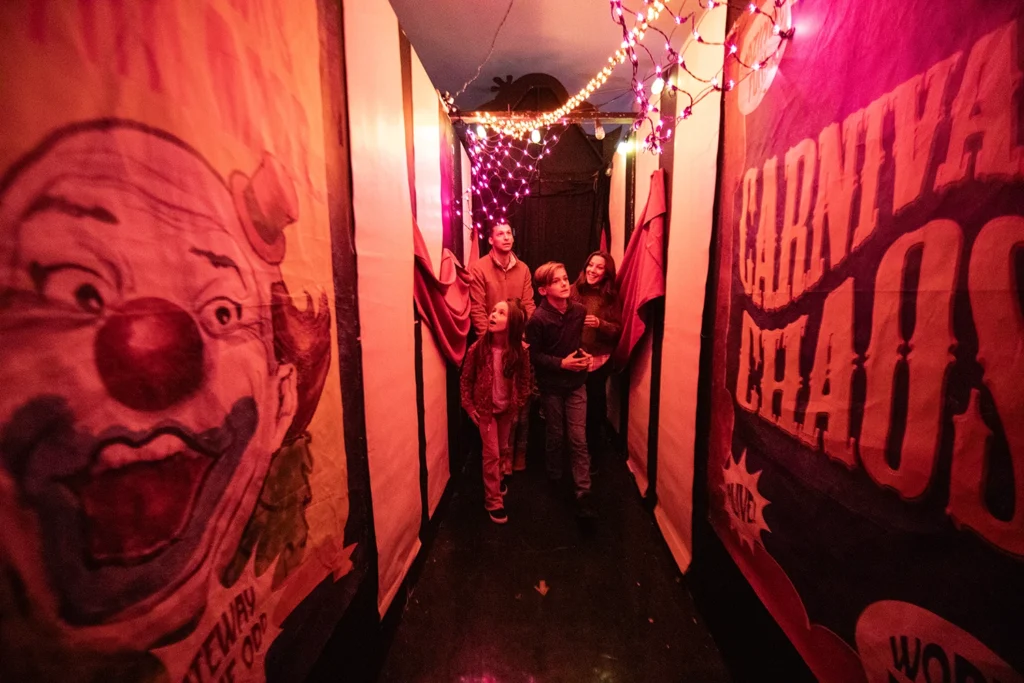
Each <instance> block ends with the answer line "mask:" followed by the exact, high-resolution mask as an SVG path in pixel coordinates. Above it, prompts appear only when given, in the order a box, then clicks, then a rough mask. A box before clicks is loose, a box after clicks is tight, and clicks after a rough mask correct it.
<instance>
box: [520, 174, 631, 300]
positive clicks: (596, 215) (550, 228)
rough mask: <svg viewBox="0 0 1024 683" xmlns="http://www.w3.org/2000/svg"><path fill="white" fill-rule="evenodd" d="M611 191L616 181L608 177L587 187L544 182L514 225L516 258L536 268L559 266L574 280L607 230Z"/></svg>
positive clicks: (600, 177)
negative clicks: (550, 262) (553, 263)
mask: <svg viewBox="0 0 1024 683" xmlns="http://www.w3.org/2000/svg"><path fill="white" fill-rule="evenodd" d="M610 188H611V179H610V178H608V177H607V176H605V175H604V173H603V172H602V173H599V174H598V177H596V178H589V179H587V180H586V181H583V182H580V181H545V180H543V179H542V180H541V182H540V183H538V184H536V185H535V189H534V191H533V192H532V193H531V196H530V198H529V199H527V200H525V201H524V202H523V203H522V204H520V205H519V206H518V207H516V211H515V212H514V213H513V215H512V218H511V220H510V223H511V224H512V227H513V229H514V230H515V232H516V253H517V254H518V255H519V257H520V258H521V259H522V260H523V261H525V262H526V263H527V264H529V266H530V268H532V269H536V268H537V266H539V265H540V264H542V263H545V262H546V261H560V262H561V263H564V264H565V269H566V272H568V274H569V279H570V280H575V279H576V276H577V275H579V273H580V271H582V270H583V267H584V265H585V261H586V259H587V255H589V254H590V253H591V252H592V251H595V250H597V248H598V246H599V244H600V241H601V231H602V230H604V229H606V228H604V224H605V223H607V221H608V194H609V192H610Z"/></svg>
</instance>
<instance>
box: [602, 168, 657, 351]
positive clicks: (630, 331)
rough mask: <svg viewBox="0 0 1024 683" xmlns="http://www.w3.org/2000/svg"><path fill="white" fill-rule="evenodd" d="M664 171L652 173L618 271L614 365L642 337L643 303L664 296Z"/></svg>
mask: <svg viewBox="0 0 1024 683" xmlns="http://www.w3.org/2000/svg"><path fill="white" fill-rule="evenodd" d="M666 214H667V210H666V207H665V171H663V170H662V169H660V168H659V169H658V170H656V171H655V172H654V173H652V174H651V191H650V194H648V196H647V206H646V207H644V212H643V215H642V216H641V217H640V220H639V221H638V222H637V227H636V230H634V231H633V235H632V237H630V238H629V245H628V246H627V247H626V253H625V255H624V256H623V257H622V269H621V270H619V277H618V280H617V282H618V285H619V298H620V303H621V305H622V336H620V337H619V345H618V347H616V349H615V352H614V353H613V354H612V361H613V362H614V363H615V365H616V366H617V367H623V366H625V365H626V363H628V362H629V355H630V354H631V353H632V352H633V347H634V346H636V343H637V342H638V341H639V340H640V337H642V336H643V333H644V329H645V328H646V327H647V323H646V322H645V321H644V310H643V309H644V306H645V305H646V304H647V303H648V302H650V301H652V300H653V299H657V298H658V297H661V296H665V218H666Z"/></svg>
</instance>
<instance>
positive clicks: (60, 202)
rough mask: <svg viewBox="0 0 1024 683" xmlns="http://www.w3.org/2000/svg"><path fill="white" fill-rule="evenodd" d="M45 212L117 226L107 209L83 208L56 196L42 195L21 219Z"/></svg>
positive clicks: (99, 207)
mask: <svg viewBox="0 0 1024 683" xmlns="http://www.w3.org/2000/svg"><path fill="white" fill-rule="evenodd" d="M46 211H57V212H59V213H63V214H67V215H69V216H72V217H74V218H82V217H85V218H92V219H93V220H97V221H99V222H101V223H108V224H110V225H117V224H118V222H119V221H118V220H117V216H115V215H114V214H113V213H112V212H111V211H109V210H108V209H105V208H103V207H102V206H85V205H84V204H76V203H75V202H73V201H71V200H70V199H67V198H65V197H61V196H58V195H52V194H44V195H42V196H41V197H39V198H38V199H36V200H35V201H34V202H32V204H31V206H29V207H28V209H26V210H25V213H23V214H22V216H21V219H22V220H23V221H24V220H27V219H29V218H30V217H32V216H34V215H36V214H37V213H43V212H46Z"/></svg>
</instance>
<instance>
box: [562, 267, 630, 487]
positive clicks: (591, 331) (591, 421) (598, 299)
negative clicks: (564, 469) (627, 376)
mask: <svg viewBox="0 0 1024 683" xmlns="http://www.w3.org/2000/svg"><path fill="white" fill-rule="evenodd" d="M571 296H572V298H573V300H574V301H577V302H579V303H581V304H583V306H584V307H585V308H586V309H587V317H586V320H585V321H584V323H583V342H582V346H583V350H584V351H586V352H587V353H589V354H590V355H591V356H593V360H592V361H591V364H590V374H589V375H588V376H587V447H588V450H589V451H590V462H591V471H592V472H597V470H598V463H599V461H600V459H601V453H602V451H603V449H604V438H603V437H604V423H605V420H607V419H608V417H607V416H608V402H607V396H606V394H605V391H606V388H605V387H606V384H607V382H608V376H609V375H610V374H611V363H609V362H608V361H609V359H610V358H611V354H612V351H614V350H615V345H616V344H617V343H618V341H619V334H620V333H621V332H622V313H621V311H620V310H619V301H618V299H619V297H618V290H617V289H616V286H615V259H613V258H612V255H611V254H609V253H608V252H606V251H595V252H594V253H592V254H591V255H590V256H588V257H587V261H586V265H585V266H584V267H583V272H581V273H580V276H579V277H578V278H576V282H575V283H574V284H573V286H572V295H571Z"/></svg>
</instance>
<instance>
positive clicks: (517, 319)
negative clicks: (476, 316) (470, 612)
mask: <svg viewBox="0 0 1024 683" xmlns="http://www.w3.org/2000/svg"><path fill="white" fill-rule="evenodd" d="M525 328H526V312H525V311H524V310H523V307H522V305H521V304H520V303H519V299H507V300H505V301H499V302H498V303H497V304H495V305H494V308H492V309H491V314H490V316H489V317H488V319H487V331H486V332H485V333H484V335H483V336H482V337H480V339H478V340H477V341H476V342H475V343H474V344H473V345H472V346H471V347H469V350H468V351H467V352H466V360H465V361H464V363H463V365H462V379H461V383H460V384H461V394H462V407H463V408H465V409H466V412H467V413H469V417H470V419H471V420H473V423H474V424H475V425H476V426H477V428H479V429H480V439H481V441H483V456H482V458H483V479H484V508H485V509H486V510H487V513H488V514H489V515H490V517H491V521H493V522H494V523H496V524H504V523H505V522H507V521H508V515H507V514H506V513H505V503H504V495H505V490H506V489H505V485H504V484H503V483H502V481H501V473H502V471H511V466H512V462H511V461H512V452H511V449H510V448H509V440H508V434H509V428H510V427H511V426H512V422H513V421H514V420H515V417H516V415H518V413H519V408H520V407H522V406H523V404H524V403H526V399H527V398H528V397H529V395H530V390H531V388H532V379H531V376H530V356H529V354H528V353H527V352H526V349H524V348H523V330H524V329H525Z"/></svg>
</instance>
